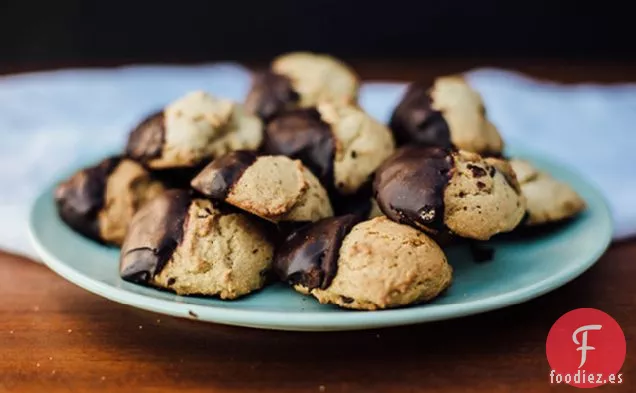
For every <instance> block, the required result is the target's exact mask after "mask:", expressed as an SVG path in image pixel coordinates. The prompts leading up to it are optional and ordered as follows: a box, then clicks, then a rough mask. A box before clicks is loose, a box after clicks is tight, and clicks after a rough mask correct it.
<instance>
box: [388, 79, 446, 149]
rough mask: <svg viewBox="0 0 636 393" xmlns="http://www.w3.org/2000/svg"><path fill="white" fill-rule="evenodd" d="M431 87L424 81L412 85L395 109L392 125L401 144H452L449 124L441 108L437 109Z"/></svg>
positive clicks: (394, 134)
mask: <svg viewBox="0 0 636 393" xmlns="http://www.w3.org/2000/svg"><path fill="white" fill-rule="evenodd" d="M430 89H431V88H430V86H427V85H425V84H424V83H413V84H411V85H410V86H409V87H408V89H407V91H406V93H405V94H404V97H402V100H401V101H400V103H399V104H398V105H397V107H396V108H395V110H394V111H393V114H392V115H391V119H390V120H389V128H391V130H392V131H393V136H394V137H395V142H396V144H397V145H398V146H400V145H405V144H410V143H413V144H418V145H424V146H438V147H443V148H450V147H452V142H451V137H450V129H449V127H448V123H447V122H446V119H444V116H442V113H441V112H440V111H437V110H435V109H433V107H432V104H433V100H432V98H431V96H430Z"/></svg>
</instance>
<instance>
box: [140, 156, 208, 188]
mask: <svg viewBox="0 0 636 393" xmlns="http://www.w3.org/2000/svg"><path fill="white" fill-rule="evenodd" d="M208 163H209V162H208V161H206V162H204V163H202V164H198V165H196V166H194V167H180V168H167V169H149V171H150V173H151V175H152V177H153V178H154V179H156V180H158V181H160V182H161V183H162V184H163V185H164V186H165V187H166V188H181V189H189V188H190V182H191V181H192V179H194V177H195V176H196V175H197V174H199V172H201V171H202V170H203V168H205V166H206V165H207V164H208Z"/></svg>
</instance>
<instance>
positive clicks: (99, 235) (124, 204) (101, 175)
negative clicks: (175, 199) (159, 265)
mask: <svg viewBox="0 0 636 393" xmlns="http://www.w3.org/2000/svg"><path fill="white" fill-rule="evenodd" d="M164 189H165V187H164V185H163V183H162V182H160V181H157V180H156V179H155V178H153V176H152V175H151V174H150V173H149V172H148V171H147V170H146V169H145V168H144V167H142V166H141V165H139V164H138V163H136V162H135V161H132V160H129V159H126V158H122V157H110V158H107V159H105V160H103V161H101V162H100V163H98V164H97V165H94V166H91V167H88V168H85V169H82V170H80V171H78V172H77V173H75V174H74V175H73V176H71V177H70V178H68V179H66V180H65V181H63V182H62V183H60V184H59V185H58V186H57V188H56V190H55V203H56V206H57V211H58V214H59V216H60V217H61V219H62V220H63V221H64V222H65V223H66V224H67V225H69V226H70V227H71V228H72V229H73V230H75V231H77V232H78V233H80V234H82V235H84V236H86V237H88V238H90V239H92V240H95V241H98V242H101V243H105V244H112V245H120V244H121V242H122V241H123V239H124V236H125V235H126V231H127V228H128V224H129V223H130V221H131V220H132V217H133V215H134V214H135V213H136V212H137V211H138V210H139V209H140V208H141V207H142V206H143V205H144V204H146V203H147V202H148V201H149V200H151V199H152V198H154V197H156V196H157V195H159V194H161V193H162V192H163V191H164Z"/></svg>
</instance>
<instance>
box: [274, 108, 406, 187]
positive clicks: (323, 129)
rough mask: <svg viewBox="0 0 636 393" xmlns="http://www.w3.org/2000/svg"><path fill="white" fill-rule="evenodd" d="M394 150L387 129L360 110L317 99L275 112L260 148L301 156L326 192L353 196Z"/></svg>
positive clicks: (296, 157) (391, 138) (298, 157)
mask: <svg viewBox="0 0 636 393" xmlns="http://www.w3.org/2000/svg"><path fill="white" fill-rule="evenodd" d="M394 149H395V143H394V141H393V136H392V135H391V132H390V131H389V129H388V128H387V127H386V126H384V125H383V124H381V123H379V122H378V121H376V120H375V119H373V118H372V117H371V116H369V115H368V114H366V113H365V112H364V111H363V110H361V109H360V108H357V107H354V106H350V105H334V104H331V103H323V104H320V105H318V106H317V107H316V108H305V109H297V110H292V111H288V112H285V113H283V114H281V115H279V116H276V117H275V118H274V119H272V121H270V122H269V123H268V125H267V127H266V130H265V141H264V143H263V151H264V152H265V153H267V154H280V155H286V156H288V157H291V158H294V159H299V160H301V161H302V162H303V163H304V164H305V165H306V166H307V167H308V168H310V169H311V170H312V171H313V172H314V174H315V175H316V176H317V177H318V178H319V179H320V181H321V183H322V184H323V185H324V186H325V187H326V188H327V189H328V190H329V191H330V193H332V194H333V193H335V194H338V195H353V194H355V193H357V192H358V191H359V190H360V188H361V187H363V186H365V185H366V184H368V183H369V182H370V179H371V177H372V175H373V172H374V171H375V170H376V169H377V168H378V166H380V164H381V163H382V162H383V161H384V160H385V159H386V158H388V157H389V156H390V155H391V154H392V153H393V151H394Z"/></svg>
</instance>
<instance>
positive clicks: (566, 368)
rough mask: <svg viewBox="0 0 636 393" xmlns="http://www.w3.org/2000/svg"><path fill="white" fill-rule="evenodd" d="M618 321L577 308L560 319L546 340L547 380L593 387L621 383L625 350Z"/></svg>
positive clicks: (602, 313) (596, 311)
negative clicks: (548, 370) (548, 368)
mask: <svg viewBox="0 0 636 393" xmlns="http://www.w3.org/2000/svg"><path fill="white" fill-rule="evenodd" d="M626 348H627V346H626V343H625V335H624V334H623V330H622V329H621V327H620V326H619V324H618V322H616V320H615V319H614V318H612V317H611V316H609V315H608V314H606V313H604V312H603V311H600V310H597V309H594V308H579V309H576V310H572V311H570V312H568V313H566V314H564V315H563V316H562V317H561V318H559V319H558V320H557V321H556V322H555V323H554V325H552V329H550V333H548V339H547V341H546V355H547V357H548V363H550V368H551V371H550V383H552V384H564V383H565V384H568V385H572V386H576V387H579V388H593V387H597V386H601V385H605V384H620V383H623V375H622V374H621V373H619V371H620V369H621V367H622V366H623V362H624V361H625V352H626Z"/></svg>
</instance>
